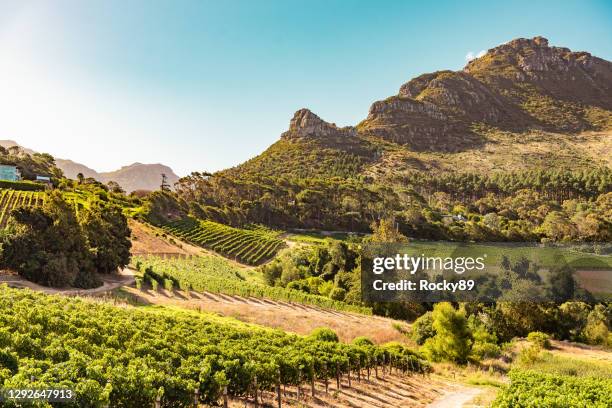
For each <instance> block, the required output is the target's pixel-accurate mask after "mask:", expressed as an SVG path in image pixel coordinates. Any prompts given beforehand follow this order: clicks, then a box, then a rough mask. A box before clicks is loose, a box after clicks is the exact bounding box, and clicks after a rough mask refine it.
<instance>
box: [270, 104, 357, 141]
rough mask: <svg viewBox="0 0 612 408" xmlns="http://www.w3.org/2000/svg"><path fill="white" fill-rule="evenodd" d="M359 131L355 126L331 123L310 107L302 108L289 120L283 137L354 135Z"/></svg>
mask: <svg viewBox="0 0 612 408" xmlns="http://www.w3.org/2000/svg"><path fill="white" fill-rule="evenodd" d="M356 134H357V131H356V130H355V128H353V127H350V126H349V127H344V128H339V127H338V126H336V124H335V123H329V122H326V121H324V120H323V119H321V118H320V117H318V116H317V115H315V114H314V113H313V112H312V111H310V110H309V109H305V108H304V109H300V110H298V111H297V112H295V114H294V115H293V118H292V119H291V121H290V122H289V130H288V131H286V132H285V133H283V134H282V136H281V137H282V138H284V139H290V138H302V137H329V136H354V135H356Z"/></svg>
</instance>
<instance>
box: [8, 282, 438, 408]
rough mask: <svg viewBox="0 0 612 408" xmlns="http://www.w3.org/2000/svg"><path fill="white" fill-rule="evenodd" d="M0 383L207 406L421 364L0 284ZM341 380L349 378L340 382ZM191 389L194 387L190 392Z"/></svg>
mask: <svg viewBox="0 0 612 408" xmlns="http://www.w3.org/2000/svg"><path fill="white" fill-rule="evenodd" d="M0 322H1V324H0V327H1V328H0V361H1V362H2V366H1V368H0V382H2V383H3V386H4V387H5V388H42V389H46V388H52V387H62V388H70V389H73V390H75V392H76V395H77V398H76V400H75V401H74V402H72V403H70V404H66V406H73V407H84V406H88V407H99V406H106V405H110V406H116V407H124V408H131V407H134V408H141V407H148V406H152V405H153V402H154V401H155V399H156V398H157V397H158V396H161V400H162V406H173V407H187V406H192V405H191V404H193V401H194V395H195V398H197V399H198V401H199V402H200V403H205V404H212V405H216V404H217V403H218V400H219V398H220V397H221V395H222V392H223V389H224V387H227V392H228V394H229V395H230V396H231V397H234V398H243V399H244V398H249V397H250V396H252V395H253V393H256V392H257V390H269V391H274V390H277V391H278V395H280V389H281V386H282V385H299V384H300V383H302V384H304V385H306V384H314V381H325V383H326V384H327V380H332V381H331V382H332V384H333V383H335V382H336V381H340V378H341V377H345V376H348V378H349V379H350V376H353V378H359V376H365V375H366V374H367V375H369V373H370V370H373V371H375V372H376V373H378V372H379V370H381V369H382V370H387V371H388V370H390V369H393V370H395V372H396V373H398V372H403V373H410V372H421V373H425V372H428V371H429V370H430V368H429V365H428V364H427V363H426V362H425V361H423V360H422V359H421V358H420V357H419V356H418V355H416V354H415V353H414V352H412V351H410V350H409V349H407V348H405V347H403V346H401V345H399V344H397V343H393V344H389V345H387V346H375V345H372V344H371V343H370V342H368V341H360V342H357V343H356V344H351V345H349V344H344V343H338V342H333V341H324V340H322V339H321V337H300V336H296V335H290V334H286V333H284V332H281V331H278V330H272V329H265V328H259V327H256V326H249V325H243V324H241V323H237V322H236V321H233V320H229V321H227V320H224V319H221V318H219V317H216V316H212V315H206V314H199V313H195V312H177V311H168V310H163V309H148V310H142V309H135V308H129V307H128V308H126V307H116V306H111V305H107V304H104V303H98V302H93V301H86V300H82V299H75V298H65V297H60V296H49V295H43V294H40V293H35V292H32V291H30V290H16V289H9V288H7V287H6V286H3V287H0ZM349 381H350V380H349ZM194 390H197V393H194Z"/></svg>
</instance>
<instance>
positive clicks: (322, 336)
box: [308, 327, 340, 343]
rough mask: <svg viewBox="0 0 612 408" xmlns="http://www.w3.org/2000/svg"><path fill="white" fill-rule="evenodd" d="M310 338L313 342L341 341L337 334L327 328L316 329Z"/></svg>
mask: <svg viewBox="0 0 612 408" xmlns="http://www.w3.org/2000/svg"><path fill="white" fill-rule="evenodd" d="M308 337H310V338H311V339H313V340H318V341H327V342H331V343H338V342H339V341H340V339H339V338H338V335H337V334H336V332H335V331H333V330H332V329H329V328H327V327H319V328H317V329H314V330H313V331H312V332H311V333H310V336H308Z"/></svg>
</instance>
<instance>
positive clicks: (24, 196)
mask: <svg viewBox="0 0 612 408" xmlns="http://www.w3.org/2000/svg"><path fill="white" fill-rule="evenodd" d="M44 200H45V193H43V192H39V191H21V190H12V189H10V190H9V189H1V190H0V228H4V227H6V224H7V222H8V219H9V216H10V213H11V211H12V210H14V209H15V208H19V207H34V206H39V205H42V204H43V202H44Z"/></svg>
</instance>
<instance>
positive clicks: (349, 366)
mask: <svg viewBox="0 0 612 408" xmlns="http://www.w3.org/2000/svg"><path fill="white" fill-rule="evenodd" d="M347 374H348V375H347V377H348V386H349V388H351V361H350V360H349V363H348V373H347Z"/></svg>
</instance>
